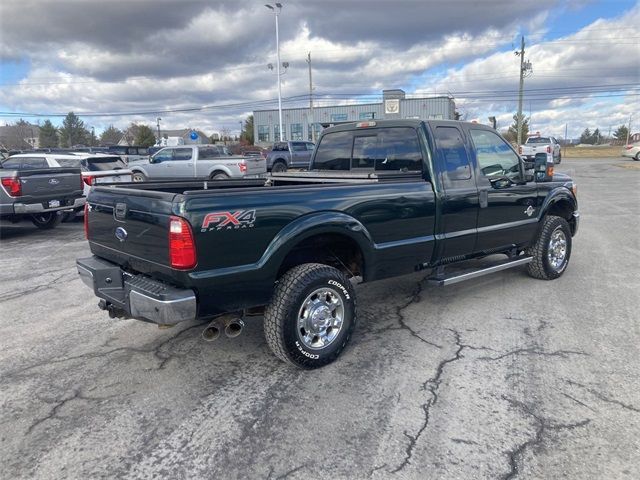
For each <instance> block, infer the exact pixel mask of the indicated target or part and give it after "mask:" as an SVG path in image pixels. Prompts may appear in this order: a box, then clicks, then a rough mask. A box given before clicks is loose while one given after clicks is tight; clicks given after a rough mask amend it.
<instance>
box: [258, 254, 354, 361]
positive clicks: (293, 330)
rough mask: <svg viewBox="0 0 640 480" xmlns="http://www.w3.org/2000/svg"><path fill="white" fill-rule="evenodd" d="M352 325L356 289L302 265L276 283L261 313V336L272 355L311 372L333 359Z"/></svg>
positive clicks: (329, 270) (340, 277)
mask: <svg viewBox="0 0 640 480" xmlns="http://www.w3.org/2000/svg"><path fill="white" fill-rule="evenodd" d="M355 323H356V298H355V290H354V288H353V285H351V282H350V281H349V279H348V278H347V277H346V275H344V274H343V273H342V272H340V271H339V270H337V269H335V268H333V267H329V266H327V265H322V264H319V263H305V264H303V265H299V266H297V267H294V268H292V269H291V270H289V271H288V272H287V273H285V274H284V275H283V276H282V278H280V280H279V281H278V284H277V285H276V289H275V292H274V294H273V298H272V299H271V303H270V304H269V305H268V306H267V308H266V310H265V314H264V333H265V337H266V339H267V344H268V345H269V347H270V348H271V350H272V351H273V353H274V354H275V355H276V357H278V358H280V359H281V360H284V361H285V362H288V363H291V364H293V365H295V366H296V367H300V368H306V369H312V368H319V367H323V366H324V365H327V364H329V363H331V362H333V361H334V360H335V359H336V358H338V356H339V355H340V353H341V352H342V351H343V350H344V348H345V346H346V345H347V343H348V342H349V339H350V338H351V334H352V332H353V329H354V327H355Z"/></svg>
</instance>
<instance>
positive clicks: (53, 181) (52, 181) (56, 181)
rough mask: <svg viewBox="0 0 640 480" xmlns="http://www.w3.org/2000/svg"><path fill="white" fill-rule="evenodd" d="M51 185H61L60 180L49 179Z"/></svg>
mask: <svg viewBox="0 0 640 480" xmlns="http://www.w3.org/2000/svg"><path fill="white" fill-rule="evenodd" d="M49 183H50V184H51V185H57V184H59V183H60V180H57V179H55V178H50V179H49Z"/></svg>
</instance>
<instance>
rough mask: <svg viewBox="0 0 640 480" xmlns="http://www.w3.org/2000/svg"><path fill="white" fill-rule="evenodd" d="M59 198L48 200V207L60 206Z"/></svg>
mask: <svg viewBox="0 0 640 480" xmlns="http://www.w3.org/2000/svg"><path fill="white" fill-rule="evenodd" d="M60 204H61V203H60V200H49V202H48V203H47V205H48V207H49V208H57V207H59V206H60Z"/></svg>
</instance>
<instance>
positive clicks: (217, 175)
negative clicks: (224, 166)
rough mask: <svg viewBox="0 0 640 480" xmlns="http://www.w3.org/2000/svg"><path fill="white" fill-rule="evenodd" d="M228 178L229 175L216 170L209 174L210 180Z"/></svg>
mask: <svg viewBox="0 0 640 480" xmlns="http://www.w3.org/2000/svg"><path fill="white" fill-rule="evenodd" d="M228 178H230V177H229V175H227V174H226V173H224V172H216V173H212V174H211V180H226V179H228Z"/></svg>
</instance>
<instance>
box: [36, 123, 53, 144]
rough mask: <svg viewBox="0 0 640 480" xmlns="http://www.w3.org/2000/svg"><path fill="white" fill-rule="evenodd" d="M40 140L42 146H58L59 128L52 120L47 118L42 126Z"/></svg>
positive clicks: (39, 134)
mask: <svg viewBox="0 0 640 480" xmlns="http://www.w3.org/2000/svg"><path fill="white" fill-rule="evenodd" d="M38 140H39V143H40V147H41V148H52V147H57V146H58V129H57V128H56V127H54V126H53V123H51V121H50V120H45V121H44V123H43V124H42V126H41V127H40V132H39V133H38Z"/></svg>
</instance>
